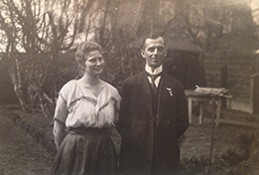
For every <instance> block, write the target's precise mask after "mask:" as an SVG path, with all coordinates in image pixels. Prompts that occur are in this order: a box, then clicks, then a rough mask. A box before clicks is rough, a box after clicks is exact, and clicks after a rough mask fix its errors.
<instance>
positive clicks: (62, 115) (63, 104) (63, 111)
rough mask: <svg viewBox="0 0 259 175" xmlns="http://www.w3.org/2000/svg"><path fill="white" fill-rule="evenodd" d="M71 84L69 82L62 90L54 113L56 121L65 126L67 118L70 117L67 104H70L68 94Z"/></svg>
mask: <svg viewBox="0 0 259 175" xmlns="http://www.w3.org/2000/svg"><path fill="white" fill-rule="evenodd" d="M70 84H71V83H70V82H68V83H67V84H65V85H64V86H63V87H62V88H61V90H60V92H59V96H58V99H57V102H56V108H55V113H54V120H56V121H58V122H61V123H64V124H65V122H66V118H67V115H68V108H67V103H68V95H69V94H68V93H69V89H70V86H71V85H70Z"/></svg>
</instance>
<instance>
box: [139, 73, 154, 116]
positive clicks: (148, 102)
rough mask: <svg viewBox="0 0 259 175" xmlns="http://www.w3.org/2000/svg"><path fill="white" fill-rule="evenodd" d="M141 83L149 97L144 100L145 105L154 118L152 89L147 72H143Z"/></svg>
mask: <svg viewBox="0 0 259 175" xmlns="http://www.w3.org/2000/svg"><path fill="white" fill-rule="evenodd" d="M141 81H142V82H141V84H142V88H143V91H144V92H146V94H147V96H146V97H145V98H144V103H145V105H146V107H147V110H148V113H149V115H150V116H152V117H153V111H152V94H151V89H150V83H149V81H148V78H147V76H146V74H145V72H143V73H142V74H141Z"/></svg>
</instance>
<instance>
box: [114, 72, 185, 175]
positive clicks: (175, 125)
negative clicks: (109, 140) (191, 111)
mask: <svg viewBox="0 0 259 175" xmlns="http://www.w3.org/2000/svg"><path fill="white" fill-rule="evenodd" d="M159 86H160V95H159V96H160V100H159V101H160V102H158V105H159V113H160V115H159V116H158V118H157V125H156V126H154V115H155V114H153V110H152V95H151V88H150V83H149V81H148V78H147V76H146V75H145V72H141V73H139V74H137V75H135V76H133V77H130V78H128V79H126V80H125V81H124V83H123V84H122V87H121V91H120V93H121V97H122V104H121V110H120V119H119V123H118V130H119V131H120V133H121V135H122V138H123V140H122V147H121V155H120V171H121V172H124V173H125V174H141V175H145V174H150V173H151V172H152V174H169V173H171V174H172V173H173V172H175V171H176V170H177V167H178V164H179V156H180V155H179V147H178V143H177V139H178V138H179V136H181V135H182V134H183V133H184V131H185V130H186V129H187V127H188V113H187V101H186V98H185V94H184V90H183V86H182V84H181V83H180V82H179V81H177V80H176V79H174V78H172V77H171V76H169V75H167V74H165V73H163V74H162V76H161V80H160V85H159Z"/></svg>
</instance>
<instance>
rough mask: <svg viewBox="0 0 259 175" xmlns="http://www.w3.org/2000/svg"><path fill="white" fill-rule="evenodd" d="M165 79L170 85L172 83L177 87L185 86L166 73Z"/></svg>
mask: <svg viewBox="0 0 259 175" xmlns="http://www.w3.org/2000/svg"><path fill="white" fill-rule="evenodd" d="M164 78H165V80H166V81H167V82H168V83H171V84H173V85H176V86H183V83H182V82H181V81H179V80H178V79H176V78H174V77H173V76H171V75H169V74H167V73H164Z"/></svg>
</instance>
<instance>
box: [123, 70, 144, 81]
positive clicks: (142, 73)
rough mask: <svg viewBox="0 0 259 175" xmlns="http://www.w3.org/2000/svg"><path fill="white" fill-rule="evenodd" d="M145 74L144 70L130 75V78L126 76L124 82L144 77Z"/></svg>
mask: <svg viewBox="0 0 259 175" xmlns="http://www.w3.org/2000/svg"><path fill="white" fill-rule="evenodd" d="M143 75H144V72H139V73H137V74H135V75H133V76H130V77H128V78H126V79H125V80H124V82H135V81H138V80H139V79H141V78H143Z"/></svg>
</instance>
